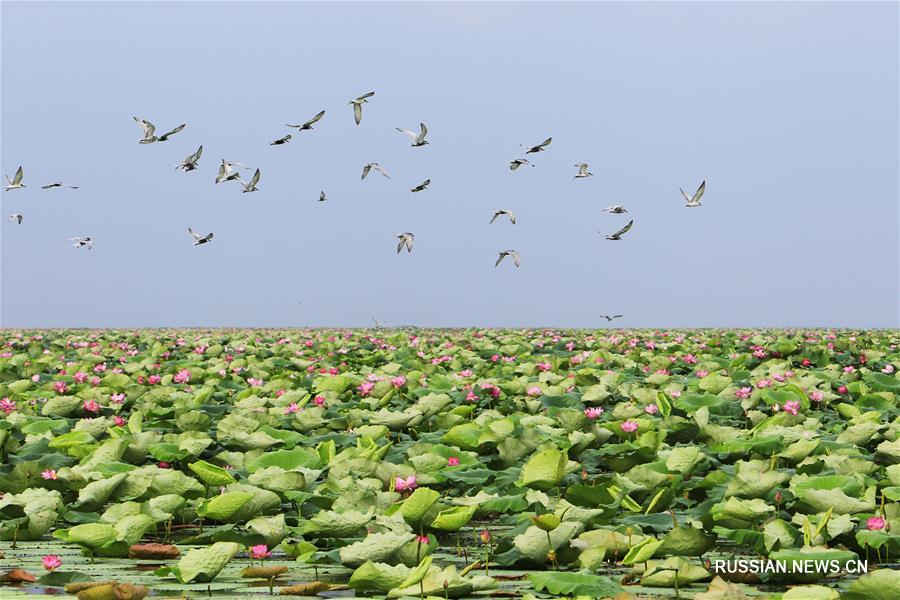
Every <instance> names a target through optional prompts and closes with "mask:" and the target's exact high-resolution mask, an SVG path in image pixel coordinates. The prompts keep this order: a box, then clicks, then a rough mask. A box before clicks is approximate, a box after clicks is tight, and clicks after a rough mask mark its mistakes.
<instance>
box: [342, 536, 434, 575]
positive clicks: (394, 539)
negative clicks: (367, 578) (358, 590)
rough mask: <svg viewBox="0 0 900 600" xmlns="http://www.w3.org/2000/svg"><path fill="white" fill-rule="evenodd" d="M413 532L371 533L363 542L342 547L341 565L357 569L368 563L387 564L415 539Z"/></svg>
mask: <svg viewBox="0 0 900 600" xmlns="http://www.w3.org/2000/svg"><path fill="white" fill-rule="evenodd" d="M415 537H416V536H415V535H414V534H412V533H411V532H403V533H400V532H396V531H391V532H387V533H370V534H369V535H368V536H366V538H365V539H364V540H362V541H359V542H356V543H353V544H348V545H347V546H343V547H341V549H340V551H339V556H340V559H341V563H343V564H344V565H347V566H348V567H357V566H359V565H361V564H363V563H364V562H366V561H371V562H385V561H386V560H388V559H389V558H390V557H391V556H392V555H393V554H394V553H395V552H397V550H399V549H400V547H401V546H403V545H404V544H405V543H407V542H409V541H410V540H413V539H415Z"/></svg>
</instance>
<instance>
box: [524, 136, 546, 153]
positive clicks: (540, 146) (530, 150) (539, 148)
mask: <svg viewBox="0 0 900 600" xmlns="http://www.w3.org/2000/svg"><path fill="white" fill-rule="evenodd" d="M552 141H553V138H547V139H546V140H544V141H543V142H541V143H540V144H538V145H537V146H524V145H523V146H522V147H523V148H525V154H532V153H534V152H543V151H544V147H546V146H549V145H550V142H552Z"/></svg>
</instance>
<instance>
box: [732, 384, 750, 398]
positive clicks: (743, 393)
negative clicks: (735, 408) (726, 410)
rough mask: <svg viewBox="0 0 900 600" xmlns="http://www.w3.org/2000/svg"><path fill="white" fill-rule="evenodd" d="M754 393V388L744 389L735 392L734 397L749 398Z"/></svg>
mask: <svg viewBox="0 0 900 600" xmlns="http://www.w3.org/2000/svg"><path fill="white" fill-rule="evenodd" d="M752 393H753V388H749V387H742V388H741V389H739V390H735V391H734V397H735V398H739V399H744V398H749V397H750V394H752Z"/></svg>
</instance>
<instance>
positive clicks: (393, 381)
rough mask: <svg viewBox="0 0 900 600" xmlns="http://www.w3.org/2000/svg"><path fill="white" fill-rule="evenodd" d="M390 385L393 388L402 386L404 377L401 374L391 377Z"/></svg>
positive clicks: (404, 382)
mask: <svg viewBox="0 0 900 600" xmlns="http://www.w3.org/2000/svg"><path fill="white" fill-rule="evenodd" d="M391 385H392V386H394V387H395V388H400V387H403V386H404V385H406V377H404V376H403V375H398V376H397V377H394V378H393V379H391Z"/></svg>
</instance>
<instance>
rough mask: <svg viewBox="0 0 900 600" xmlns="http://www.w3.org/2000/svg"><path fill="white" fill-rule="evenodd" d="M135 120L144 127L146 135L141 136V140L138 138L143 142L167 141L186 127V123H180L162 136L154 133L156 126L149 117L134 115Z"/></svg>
mask: <svg viewBox="0 0 900 600" xmlns="http://www.w3.org/2000/svg"><path fill="white" fill-rule="evenodd" d="M134 120H135V121H137V124H138V125H140V126H141V127H142V128H143V129H144V137H143V138H141V139H140V140H138V141H139V142H140V143H141V144H152V143H153V142H165V141H166V140H168V139H169V138H170V137H172V136H173V135H175V134H176V133H178V132H179V131H181V130H182V129H184V127H185V125H186V124H185V123H182V124H181V125H179V126H178V127H176V128H175V129H173V130H172V131H168V132H166V133H164V134H162V135H161V136H159V137H156V136H155V135H153V134H154V133H155V132H156V126H155V125H154V124H153V123H151V122H150V121H148V120H147V119H138V118H137V117H134Z"/></svg>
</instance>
